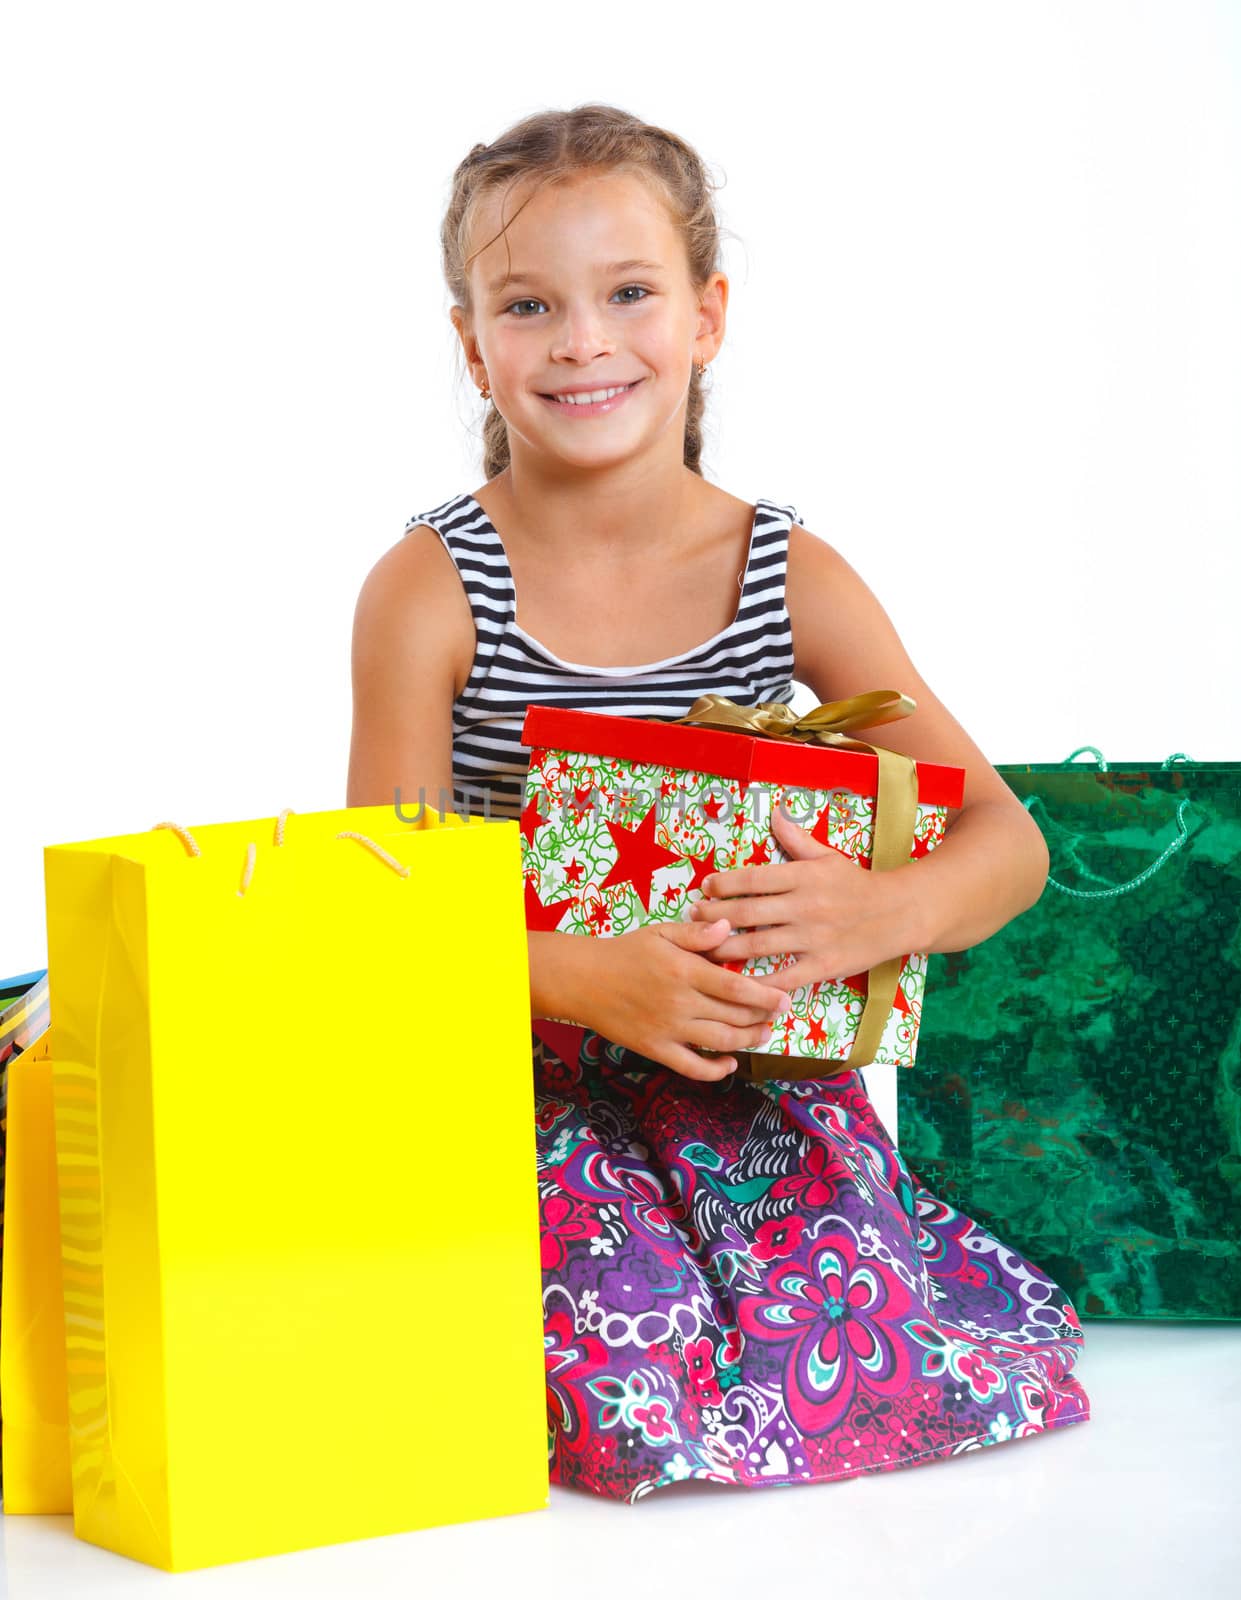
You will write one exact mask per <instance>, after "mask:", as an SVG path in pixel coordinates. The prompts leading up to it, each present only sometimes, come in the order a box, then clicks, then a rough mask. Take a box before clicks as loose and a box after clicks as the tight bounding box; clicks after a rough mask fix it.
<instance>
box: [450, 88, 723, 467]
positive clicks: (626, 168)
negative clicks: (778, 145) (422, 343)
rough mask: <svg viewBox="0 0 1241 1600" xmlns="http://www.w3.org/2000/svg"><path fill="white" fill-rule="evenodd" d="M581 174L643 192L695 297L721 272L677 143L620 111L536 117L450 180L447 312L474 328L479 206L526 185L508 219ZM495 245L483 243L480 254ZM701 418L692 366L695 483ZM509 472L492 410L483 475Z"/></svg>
mask: <svg viewBox="0 0 1241 1600" xmlns="http://www.w3.org/2000/svg"><path fill="white" fill-rule="evenodd" d="M585 172H609V173H612V172H619V173H631V174H634V175H636V176H638V177H640V178H642V179H644V180H645V181H647V182H648V183H650V185H651V186H652V188H653V189H654V190H655V192H656V193H657V194H658V195H659V196H660V198H661V199H662V200H663V202H664V204H665V205H666V207H667V209H668V214H669V216H670V218H671V220H672V222H673V224H674V225H675V226H676V228H677V230H678V231H679V233H680V235H681V237H682V239H683V240H684V242H685V254H686V257H687V260H688V266H689V277H690V282H691V283H692V285H693V287H694V289H695V290H696V291H697V292H698V293H699V294H701V293H702V291H703V290H704V289H705V287H706V284H707V281H708V279H709V278H710V276H711V274H712V273H713V272H718V271H722V270H723V269H722V267H721V266H720V241H721V237H722V234H723V232H724V231H725V230H722V229H721V228H720V225H719V220H718V218H717V217H716V214H715V206H714V202H713V199H712V196H713V194H714V191H715V189H716V188H717V187H719V186H718V185H717V184H715V183H714V182H712V180H711V178H710V177H709V176H708V173H707V169H706V166H705V165H704V163H703V161H702V159H701V157H700V156H699V155H698V154H697V153H696V152H695V151H694V150H692V149H691V148H690V146H689V145H687V144H686V143H685V141H684V140H683V139H679V138H678V137H677V135H676V134H675V133H670V132H669V131H668V130H667V129H666V128H658V127H655V126H654V125H653V124H651V123H649V122H643V121H642V120H641V118H640V117H635V116H633V115H632V114H631V113H630V112H628V111H622V110H620V109H619V107H617V106H609V105H599V104H591V105H582V106H574V108H573V109H572V110H571V111H540V112H536V113H535V114H533V115H532V116H529V117H524V118H523V119H522V120H521V121H520V122H516V123H514V124H513V126H512V127H511V128H508V129H507V130H506V131H505V132H504V133H502V134H501V135H500V137H499V138H498V139H496V140H494V141H493V142H492V143H491V144H476V145H475V146H474V147H473V149H472V150H471V151H470V153H469V155H467V156H466V157H465V159H464V160H463V161H462V162H461V163H460V164H459V165H458V167H457V170H456V171H455V172H454V173H453V179H452V197H451V199H450V200H449V202H448V209H447V211H446V212H445V213H444V220H443V224H442V225H441V228H440V245H441V249H442V253H443V265H444V277H445V280H446V281H447V284H448V288H449V290H450V292H451V294H452V297H453V302H454V304H455V305H457V306H458V307H459V308H460V309H461V310H462V311H463V312H464V314H465V315H466V316H467V317H469V318H471V319H472V318H473V315H474V311H473V301H472V298H471V295H470V281H469V276H468V273H467V270H466V269H467V266H468V262H469V260H470V259H472V257H469V258H467V256H466V245H467V243H468V241H469V238H470V233H471V225H472V223H473V221H474V218H475V216H476V215H477V211H478V206H479V203H480V201H481V200H482V199H483V197H484V196H486V195H490V194H491V193H492V192H493V191H494V190H496V189H499V188H504V189H505V190H506V197H507V191H508V190H509V189H511V188H513V187H514V185H516V184H518V183H522V182H527V181H530V180H533V182H532V185H531V190H530V193H529V194H528V195H527V196H526V199H525V200H523V201H522V204H521V206H519V207H518V210H517V212H515V213H514V215H518V214H519V213H520V211H521V210H522V209H523V208H524V207H525V206H526V205H528V204H529V202H530V200H531V199H532V198H533V196H534V194H535V192H537V190H538V189H539V188H540V187H541V186H542V185H543V184H545V183H547V184H554V183H557V182H564V181H566V180H567V179H569V178H572V177H574V176H576V175H577V174H580V173H585ZM501 215H503V206H502V207H501ZM509 221H510V222H511V221H512V218H510V219H509ZM508 226H509V224H508V223H507V222H506V223H505V224H504V227H503V228H502V229H501V233H500V234H497V235H496V236H495V237H496V238H499V237H500V236H501V234H503V235H504V239H505V246H506V247H507V244H508V237H507V235H508ZM492 243H494V240H492V239H489V240H487V241H486V244H483V245H480V246H479V247H478V248H479V249H485V248H486V245H487V244H492ZM474 254H477V251H475V252H474ZM509 264H510V266H511V264H512V261H511V257H510V263H509ZM460 349H461V346H460V344H458V350H460ZM463 364H464V363H463ZM702 413H703V390H702V379H701V377H700V376H699V373H698V368H697V367H696V366H691V369H690V380H689V399H688V402H687V404H686V408H685V465H686V466H687V467H688V468H689V469H690V470H691V471H692V472H696V473H698V475H699V476H700V477H701V476H702V466H701V463H700V457H701V454H702ZM508 464H509V442H508V425H507V423H506V422H505V420H504V418H503V416H501V414H500V412H499V411H498V410H497V409H496V406H495V403H494V402H491V403H490V404H489V405H488V408H487V415H486V417H485V418H484V421H483V472H484V474H485V476H486V477H487V478H488V479H491V478H494V477H495V476H496V474H497V473H498V472H502V471H503V470H504V469H505V467H507V466H508Z"/></svg>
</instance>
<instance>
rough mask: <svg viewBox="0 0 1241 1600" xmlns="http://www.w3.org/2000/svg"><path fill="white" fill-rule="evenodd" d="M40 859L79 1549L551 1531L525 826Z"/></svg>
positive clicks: (307, 825)
mask: <svg viewBox="0 0 1241 1600" xmlns="http://www.w3.org/2000/svg"><path fill="white" fill-rule="evenodd" d="M44 864H45V875H46V887H47V919H48V969H49V979H50V988H51V1014H52V1028H51V1052H52V1060H53V1080H54V1081H53V1087H54V1100H55V1116H56V1143H57V1156H58V1167H59V1182H60V1206H61V1243H62V1252H63V1260H64V1266H65V1272H66V1280H65V1311H66V1326H67V1330H68V1370H69V1410H70V1449H71V1454H72V1468H73V1511H74V1528H75V1531H76V1532H77V1533H78V1535H79V1536H80V1537H81V1538H83V1539H86V1540H89V1541H90V1542H91V1543H94V1544H99V1545H104V1546H106V1547H107V1548H109V1549H111V1550H115V1551H119V1552H120V1553H122V1554H124V1555H128V1556H132V1557H134V1558H136V1559H138V1560H140V1561H145V1562H149V1563H151V1564H152V1565H155V1566H159V1567H163V1568H165V1569H167V1570H169V1571H182V1570H185V1569H188V1568H193V1567H202V1566H208V1565H213V1564H215V1563H219V1562H226V1561H236V1560H241V1559H245V1558H248V1557H254V1556H264V1555H270V1554H275V1553H277V1552H280V1551H289V1550H296V1549H303V1548H309V1547H311V1546H315V1545H323V1544H332V1543H337V1542H339V1541H342V1540H349V1539H358V1538H366V1537H372V1536H375V1535H380V1534H388V1533H396V1532H400V1531H403V1530H409V1529H415V1528H425V1527H430V1526H434V1525H436V1524H441V1523H449V1522H463V1521H470V1520H473V1519H477V1518H482V1517H492V1516H502V1515H507V1514H510V1513H513V1512H518V1511H528V1510H532V1509H535V1508H538V1507H543V1506H546V1505H547V1504H548V1503H549V1499H548V1461H547V1422H546V1401H545V1374H544V1356H543V1319H542V1280H541V1270H540V1251H539V1217H538V1197H537V1186H536V1146H535V1127H534V1085H533V1075H532V1071H531V1027H530V1005H529V975H528V967H527V945H526V928H525V913H524V896H523V885H522V873H521V852H520V842H519V835H518V829H517V825H516V823H514V822H512V821H497V822H492V821H488V820H485V819H483V818H475V817H470V818H462V817H460V816H458V815H456V814H455V813H450V814H448V815H447V816H446V817H443V818H438V817H437V816H436V815H435V814H433V813H432V812H430V811H428V810H424V811H423V813H422V815H421V817H420V818H419V819H418V821H417V822H414V823H411V824H406V825H402V824H401V823H400V822H399V821H398V820H397V818H396V815H395V813H394V811H393V809H392V808H391V807H388V806H363V807H352V808H349V809H347V810H342V811H327V812H318V813H314V814H308V815H299V814H297V813H294V814H291V815H290V814H287V813H282V814H281V816H280V817H279V818H277V819H272V818H267V819H263V820H260V821H251V822H238V823H222V824H217V825H211V826H205V827H193V828H190V829H181V828H176V827H175V826H174V825H173V824H159V825H157V827H156V828H155V829H153V830H151V831H150V832H147V833H140V834H130V835H125V836H122V837H117V838H111V839H96V840H92V841H89V842H85V843H80V844H65V845H56V846H49V847H48V848H47V849H46V850H45V852H44ZM475 1022H478V1023H479V1024H481V1026H480V1027H478V1028H475V1027H474V1023H475Z"/></svg>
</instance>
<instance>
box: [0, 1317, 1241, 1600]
mask: <svg viewBox="0 0 1241 1600" xmlns="http://www.w3.org/2000/svg"><path fill="white" fill-rule="evenodd" d="M1084 1327H1085V1333H1086V1349H1085V1351H1084V1353H1083V1355H1082V1358H1081V1361H1080V1362H1079V1364H1078V1366H1077V1369H1076V1371H1077V1374H1078V1376H1079V1377H1080V1378H1081V1380H1082V1383H1083V1384H1084V1386H1085V1388H1086V1392H1087V1393H1088V1394H1089V1396H1090V1400H1091V1407H1092V1415H1091V1419H1090V1421H1089V1422H1086V1423H1084V1424H1079V1425H1077V1426H1074V1427H1071V1428H1065V1429H1061V1430H1058V1431H1053V1432H1050V1433H1045V1434H1041V1435H1039V1436H1038V1437H1036V1438H1029V1439H1020V1440H1014V1441H1012V1442H1010V1443H1006V1444H1001V1445H993V1446H988V1447H987V1448H985V1449H983V1450H978V1451H974V1452H971V1453H969V1454H967V1455H964V1456H957V1457H954V1458H951V1459H948V1460H941V1461H932V1462H929V1463H927V1464H925V1465H920V1466H913V1467H903V1468H899V1469H898V1470H896V1471H892V1472H884V1473H876V1474H873V1475H870V1476H864V1477H860V1478H849V1479H843V1480H840V1481H838V1482H835V1483H823V1484H807V1485H800V1484H799V1485H796V1486H788V1487H777V1488H770V1489H754V1490H749V1489H736V1488H730V1487H727V1486H725V1485H720V1484H712V1483H694V1482H688V1483H685V1484H680V1485H677V1486H675V1487H671V1488H668V1489H661V1490H657V1491H656V1492H655V1493H654V1494H652V1495H650V1496H648V1497H647V1498H646V1499H644V1500H641V1501H639V1502H638V1504H637V1505H632V1506H631V1505H626V1504H624V1503H623V1502H618V1501H610V1500H605V1499H602V1498H601V1497H599V1496H597V1495H593V1494H590V1493H588V1492H585V1491H582V1490H577V1489H561V1488H557V1487H556V1486H553V1487H552V1490H551V1504H550V1506H548V1507H547V1508H546V1509H543V1510H539V1511H535V1512H527V1513H524V1514H522V1515H520V1516H510V1517H494V1518H490V1519H488V1520H487V1521H484V1522H468V1523H458V1524H454V1525H452V1526H449V1527H439V1528H428V1529H423V1530H420V1531H418V1532H414V1533H406V1534H398V1535H394V1536H392V1537H389V1538H383V1539H370V1540H366V1541H363V1542H359V1543H356V1544H343V1545H332V1546H328V1547H325V1548H323V1549H319V1550H306V1551H299V1552H297V1553H295V1554H291V1555H283V1556H271V1557H267V1558H265V1559H263V1560H259V1561H249V1562H242V1563H238V1564H235V1565H230V1566H225V1567H213V1568H208V1569H204V1570H201V1571H197V1572H185V1573H166V1572H161V1571H158V1570H156V1569H153V1568H149V1567H145V1566H142V1565H140V1564H138V1563H136V1562H133V1561H130V1560H127V1559H126V1558H125V1557H122V1556H117V1555H113V1554H112V1553H111V1552H110V1551H106V1550H100V1549H97V1548H95V1547H94V1546H93V1545H88V1544H84V1543H82V1542H81V1541H79V1540H77V1539H75V1538H74V1536H73V1524H72V1519H71V1518H69V1517H26V1516H12V1517H3V1518H0V1538H2V1540H3V1544H2V1546H0V1593H2V1594H5V1595H7V1596H11V1597H12V1600H44V1597H51V1596H55V1597H57V1600H62V1597H65V1600H69V1597H76V1596H79V1595H81V1596H90V1597H92V1600H94V1597H95V1596H99V1597H108V1600H111V1597H113V1596H129V1595H150V1594H152V1593H154V1592H156V1591H160V1590H162V1591H163V1592H168V1593H175V1594H176V1595H178V1596H185V1597H189V1596H193V1597H194V1600H200V1597H201V1600H207V1597H211V1600H215V1597H224V1596H227V1597H228V1600H250V1597H258V1596H263V1597H264V1600H266V1597H268V1596H275V1595H291V1596H297V1597H298V1600H303V1597H304V1600H313V1597H317V1596H349V1597H350V1600H354V1597H356V1600H363V1597H365V1600H385V1597H387V1596H398V1595H399V1596H417V1597H418V1600H441V1597H442V1600H466V1597H474V1596H484V1595H493V1594H502V1595H504V1596H506V1597H519V1596H527V1595H529V1596H536V1595H537V1596H540V1597H547V1600H575V1597H578V1596H582V1597H586V1596H589V1597H591V1600H595V1597H603V1600H608V1597H611V1596H616V1597H618V1600H621V1597H624V1600H629V1597H641V1600H655V1597H656V1596H663V1595H668V1596H677V1597H678V1600H680V1597H689V1596H703V1597H709V1600H716V1597H720V1596H725V1595H726V1596H728V1597H730V1600H748V1597H749V1596H755V1597H761V1600H780V1597H782V1596H785V1595H787V1596H788V1597H790V1600H792V1597H793V1596H798V1597H800V1596H803V1595H806V1596H810V1595H816V1596H828V1597H832V1596H841V1595H848V1596H850V1597H852V1596H854V1595H857V1596H862V1595H868V1596H886V1595H887V1594H889V1593H892V1594H896V1593H899V1594H900V1596H901V1600H920V1597H922V1596H927V1597H928V1600H930V1597H934V1600H940V1597H954V1600H955V1597H964V1596H969V1597H971V1600H973V1597H975V1596H979V1597H981V1596H995V1597H1009V1596H1011V1597H1016V1596H1019V1595H1023V1594H1034V1593H1037V1594H1040V1595H1045V1596H1053V1595H1054V1596H1055V1597H1056V1600H1076V1597H1077V1596H1083V1597H1085V1596H1092V1597H1093V1596H1101V1597H1103V1600H1120V1597H1122V1596H1123V1597H1124V1600H1135V1597H1139V1600H1140V1597H1145V1596H1152V1597H1154V1596H1160V1597H1168V1600H1181V1597H1185V1600H1191V1597H1192V1600H1215V1597H1216V1596H1219V1597H1227V1600H1239V1597H1241V1325H1238V1324H1235V1323H1222V1322H1216V1323H1197V1324H1185V1323H1169V1322H1157V1323H1156V1322H1125V1323H1111V1322H1086V1323H1085V1324H1084ZM863 1585H864V1586H865V1587H864V1588H863Z"/></svg>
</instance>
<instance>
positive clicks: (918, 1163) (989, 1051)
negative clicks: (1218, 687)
mask: <svg viewBox="0 0 1241 1600" xmlns="http://www.w3.org/2000/svg"><path fill="white" fill-rule="evenodd" d="M1083 748H1091V747H1083ZM1095 754H1096V755H1097V752H1095ZM1070 759H1071V758H1070ZM1178 763H1179V764H1178ZM997 770H998V771H999V772H1000V773H1001V775H1002V776H1003V777H1004V779H1005V781H1006V782H1007V783H1008V785H1009V787H1010V788H1011V789H1012V790H1013V791H1014V793H1015V794H1016V795H1017V796H1018V797H1019V798H1020V799H1021V800H1022V802H1023V804H1026V805H1027V806H1028V808H1029V810H1030V812H1031V815H1032V816H1034V817H1035V819H1036V820H1037V821H1038V822H1039V824H1040V826H1041V827H1042V829H1043V832H1044V837H1045V838H1046V840H1047V845H1048V850H1049V853H1050V856H1051V875H1050V879H1049V882H1048V885H1047V887H1046V888H1045V889H1044V891H1043V894H1042V896H1041V898H1040V899H1039V901H1038V902H1037V904H1036V905H1034V906H1033V907H1031V908H1030V910H1028V911H1026V912H1025V913H1023V914H1022V915H1021V916H1019V917H1017V918H1015V919H1014V920H1013V921H1012V922H1010V923H1008V924H1007V925H1006V926H1005V927H1003V928H1001V929H1000V931H999V932H998V933H996V934H994V935H993V936H992V937H991V938H990V939H987V940H984V942H983V943H982V944H980V945H977V946H975V948H974V949H972V950H965V951H958V952H955V953H953V954H938V953H937V954H935V955H932V956H931V958H930V966H929V973H928V980H929V985H930V989H929V992H930V993H931V995H932V996H933V998H932V1000H931V1003H930V1004H929V1005H928V1006H927V1008H926V1011H925V1013H924V1016H923V1019H922V1035H921V1041H920V1048H919V1060H918V1071H917V1072H916V1073H908V1074H901V1075H900V1077H899V1078H898V1080H897V1085H898V1139H899V1143H900V1147H901V1151H902V1153H903V1154H904V1156H905V1158H906V1160H907V1161H908V1163H909V1165H910V1166H911V1168H913V1169H914V1170H915V1171H916V1172H917V1173H918V1175H919V1176H920V1177H921V1180H922V1181H923V1182H924V1183H925V1184H926V1185H927V1186H928V1187H929V1188H931V1189H932V1190H933V1191H934V1192H935V1193H937V1194H939V1195H942V1196H943V1197H944V1198H945V1199H946V1200H948V1201H950V1202H951V1203H952V1204H953V1205H954V1206H957V1207H958V1208H960V1209H961V1210H963V1211H965V1212H966V1213H967V1214H968V1215H970V1216H972V1217H974V1218H976V1219H977V1220H978V1221H979V1222H980V1223H981V1224H982V1225H983V1226H984V1227H986V1228H988V1229H989V1230H991V1231H992V1232H993V1233H995V1234H996V1235H997V1236H998V1237H999V1238H1001V1239H1004V1240H1005V1241H1006V1242H1007V1243H1009V1244H1011V1245H1012V1246H1013V1248H1014V1249H1016V1250H1018V1251H1020V1252H1021V1253H1022V1254H1024V1255H1025V1256H1027V1257H1028V1258H1029V1259H1030V1260H1032V1261H1035V1262H1037V1263H1038V1265H1039V1267H1040V1268H1042V1270H1043V1271H1044V1272H1046V1273H1048V1274H1049V1275H1050V1276H1051V1277H1052V1278H1053V1279H1055V1281H1056V1282H1058V1283H1060V1284H1062V1285H1063V1286H1064V1288H1065V1289H1066V1290H1067V1291H1068V1292H1069V1294H1070V1296H1071V1297H1072V1300H1073V1304H1074V1305H1075V1306H1076V1307H1077V1309H1078V1311H1079V1313H1080V1314H1081V1315H1082V1316H1083V1317H1164V1318H1170V1317H1176V1318H1230V1319H1241V1083H1239V1078H1241V1001H1239V999H1238V997H1239V996H1241V767H1239V766H1236V765H1229V764H1226V763H1224V762H1205V763H1192V762H1187V761H1185V759H1184V758H1183V757H1179V758H1174V757H1170V758H1169V761H1168V763H1165V765H1164V767H1162V768H1160V767H1158V766H1156V767H1152V768H1147V767H1142V766H1137V765H1132V764H1130V765H1123V766H1116V765H1112V766H1111V767H1110V768H1109V769H1106V770H1103V769H1096V768H1095V767H1094V766H1093V765H1091V766H1085V765H1081V764H1079V765H1078V766H1076V767H1075V768H1073V769H1072V770H1070V769H1068V768H1067V767H1066V765H1065V764H1064V763H1061V764H1060V765H1058V766H1057V765H1042V766H1040V765H1031V766H1012V765H1010V766H1001V767H999V768H998V769H997ZM1057 885H1059V886H1060V887H1057Z"/></svg>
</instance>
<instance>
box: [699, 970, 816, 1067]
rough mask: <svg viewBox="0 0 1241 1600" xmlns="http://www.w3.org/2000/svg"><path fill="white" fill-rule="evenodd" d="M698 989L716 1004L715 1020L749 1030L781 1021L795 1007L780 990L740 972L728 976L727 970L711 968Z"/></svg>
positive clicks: (713, 1013) (730, 973) (729, 973)
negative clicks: (761, 1023) (760, 1024)
mask: <svg viewBox="0 0 1241 1600" xmlns="http://www.w3.org/2000/svg"><path fill="white" fill-rule="evenodd" d="M699 989H700V991H701V992H702V994H703V995H704V996H705V997H706V998H708V999H710V1000H711V1001H712V1002H714V1007H713V1009H712V1011H711V1015H712V1016H717V1017H719V1018H720V1019H721V1020H723V1021H725V1022H733V1023H735V1024H736V1025H737V1026H738V1027H748V1026H749V1025H750V1024H752V1023H755V1022H766V1021H768V1020H769V1019H770V1018H772V1017H778V1016H780V1015H781V1014H782V1013H783V1012H785V1011H788V1010H790V1009H791V1008H792V1004H793V1002H792V1000H791V999H790V998H789V996H788V994H787V993H786V992H785V991H784V990H783V989H777V988H775V987H774V986H773V985H772V984H770V983H764V982H762V980H761V979H759V978H747V977H745V976H743V975H742V974H741V973H740V972H729V971H728V970H727V969H726V968H724V967H713V966H708V967H707V968H706V976H705V981H702V982H700V984H699ZM738 1048H742V1047H741V1046H738Z"/></svg>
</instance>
